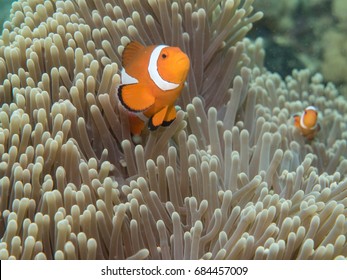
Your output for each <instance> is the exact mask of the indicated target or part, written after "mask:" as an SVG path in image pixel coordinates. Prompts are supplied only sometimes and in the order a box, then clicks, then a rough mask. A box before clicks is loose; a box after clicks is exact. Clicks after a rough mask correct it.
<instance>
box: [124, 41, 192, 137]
mask: <svg viewBox="0 0 347 280" xmlns="http://www.w3.org/2000/svg"><path fill="white" fill-rule="evenodd" d="M122 66H123V68H122V70H121V85H120V86H119V88H118V98H119V100H120V102H121V103H122V105H123V106H124V107H125V108H126V109H127V110H128V111H130V118H129V121H130V126H131V132H132V134H134V135H139V134H140V133H141V131H142V129H143V128H144V122H143V120H141V119H140V118H139V117H138V114H139V113H141V114H142V116H145V117H146V118H149V120H148V128H149V129H150V130H154V129H156V128H158V127H159V126H168V125H169V124H171V122H173V121H174V120H175V118H176V110H175V101H176V99H177V98H178V97H179V95H180V93H181V91H182V89H183V86H184V82H185V80H186V78H187V75H188V71H189V67H190V61H189V58H188V56H187V55H186V54H185V53H184V52H182V51H181V50H180V49H179V48H177V47H169V46H166V45H152V46H147V47H145V46H142V45H141V44H140V43H138V42H130V43H129V44H128V45H127V46H126V47H125V48H124V51H123V54H122Z"/></svg>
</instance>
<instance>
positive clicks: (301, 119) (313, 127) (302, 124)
mask: <svg viewBox="0 0 347 280" xmlns="http://www.w3.org/2000/svg"><path fill="white" fill-rule="evenodd" d="M308 110H312V111H316V112H317V108H316V107H314V106H308V107H306V109H305V111H308ZM304 118H305V114H304V113H303V114H302V115H301V118H300V125H301V127H302V128H304V129H310V130H314V129H316V128H317V123H316V124H315V125H314V126H312V127H307V126H306V125H305V123H304Z"/></svg>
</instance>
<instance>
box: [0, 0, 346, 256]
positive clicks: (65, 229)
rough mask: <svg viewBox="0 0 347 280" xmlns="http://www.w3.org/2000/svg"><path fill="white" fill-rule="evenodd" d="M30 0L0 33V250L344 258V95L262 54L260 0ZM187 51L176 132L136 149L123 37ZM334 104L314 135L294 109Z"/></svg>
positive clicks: (159, 134)
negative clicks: (122, 73) (308, 135)
mask: <svg viewBox="0 0 347 280" xmlns="http://www.w3.org/2000/svg"><path fill="white" fill-rule="evenodd" d="M115 2H116V1H111V0H110V1H106V0H104V1H85V0H76V1H69V0H67V1H59V0H57V1H43V0H35V1H26V0H22V1H20V2H15V3H14V4H13V6H12V11H11V21H8V22H6V23H5V24H4V31H3V33H2V37H1V39H0V67H1V69H4V71H1V73H0V80H1V85H0V98H1V99H0V102H1V106H2V107H1V111H0V151H1V153H0V154H1V162H0V178H1V179H0V187H1V200H0V203H1V204H0V211H1V217H0V236H1V242H0V259H342V258H346V256H347V242H346V233H347V226H346V225H347V216H346V214H347V212H346V211H347V198H346V195H347V181H346V177H345V174H346V170H347V159H346V138H347V134H346V132H345V131H346V118H347V114H346V112H347V105H346V102H345V99H344V98H343V97H341V96H338V93H337V90H336V88H335V87H334V86H333V85H332V84H327V85H323V84H322V81H323V78H322V76H321V75H319V74H316V75H313V76H311V75H310V73H309V71H308V70H302V71H293V73H292V76H290V77H287V78H286V79H285V80H283V79H282V78H281V77H280V76H279V75H278V74H274V73H271V72H268V71H267V70H266V69H265V68H264V66H263V60H264V55H265V53H264V50H263V47H262V40H261V39H258V40H256V41H255V42H252V41H250V40H249V39H247V38H245V36H246V34H247V32H248V31H249V30H250V29H251V28H252V23H253V22H255V21H257V20H259V19H260V18H261V17H262V13H261V12H256V13H255V12H253V6H252V4H253V1H252V0H245V1H241V0H234V1H233V0H229V1H170V2H169V1H164V0H158V1H155V0H149V1H146V2H145V1H139V0H133V1H131V0H124V1H117V2H118V3H117V5H115ZM130 40H137V41H139V42H141V43H143V44H145V45H148V44H158V43H163V42H164V43H166V44H169V45H178V46H180V47H181V49H183V50H185V52H186V53H187V54H188V55H189V57H190V59H191V63H192V65H191V66H192V70H191V71H190V74H189V77H188V81H187V85H186V86H185V89H184V92H183V93H182V96H181V99H180V101H179V104H180V106H181V108H182V110H179V111H178V113H177V119H176V120H175V121H174V122H173V123H172V124H171V126H170V127H169V128H160V129H158V130H157V131H155V132H148V131H146V132H144V133H143V135H142V139H141V144H139V145H136V146H135V145H134V143H133V141H132V139H131V135H130V132H129V123H128V118H127V115H126V112H125V111H124V109H123V108H122V107H121V106H120V105H119V102H118V100H117V97H116V94H115V93H116V88H117V86H118V85H119V81H120V78H119V75H118V73H119V67H120V66H121V63H120V57H121V53H122V50H123V49H124V45H125V44H126V43H127V42H129V41H130ZM309 104H310V105H311V104H312V105H314V106H316V107H317V108H319V111H320V112H321V114H322V115H323V116H324V117H323V116H322V115H321V116H320V119H321V131H320V133H319V134H318V135H317V138H316V139H315V140H314V141H312V142H310V143H308V142H305V140H304V138H303V137H301V135H300V134H299V133H298V131H297V130H295V129H294V127H293V125H292V123H291V122H290V119H291V114H293V113H296V112H298V111H300V110H303V109H304V108H305V107H306V106H307V105H309Z"/></svg>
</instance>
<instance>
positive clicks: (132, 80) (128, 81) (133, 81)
mask: <svg viewBox="0 0 347 280" xmlns="http://www.w3.org/2000/svg"><path fill="white" fill-rule="evenodd" d="M121 77H122V84H123V85H129V84H136V83H138V82H139V81H138V80H137V79H135V78H134V77H132V76H130V75H129V74H128V73H127V72H126V71H125V69H124V68H123V69H122V71H121Z"/></svg>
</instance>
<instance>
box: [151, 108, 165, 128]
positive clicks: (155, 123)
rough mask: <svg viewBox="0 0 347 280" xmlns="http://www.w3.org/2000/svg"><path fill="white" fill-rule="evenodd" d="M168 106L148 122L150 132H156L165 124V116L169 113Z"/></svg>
mask: <svg viewBox="0 0 347 280" xmlns="http://www.w3.org/2000/svg"><path fill="white" fill-rule="evenodd" d="M167 109H168V106H166V107H164V108H163V109H161V110H160V111H159V112H157V113H155V114H154V115H153V116H152V117H151V118H150V119H149V121H148V128H149V130H155V129H157V128H158V127H159V126H161V125H162V123H163V122H164V118H165V115H166V113H167Z"/></svg>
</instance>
